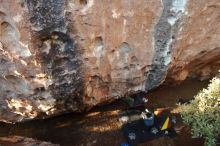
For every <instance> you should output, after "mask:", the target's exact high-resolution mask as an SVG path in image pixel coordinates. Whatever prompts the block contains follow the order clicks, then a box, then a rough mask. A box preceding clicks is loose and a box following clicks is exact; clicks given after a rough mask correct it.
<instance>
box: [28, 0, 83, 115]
mask: <svg viewBox="0 0 220 146" xmlns="http://www.w3.org/2000/svg"><path fill="white" fill-rule="evenodd" d="M27 6H28V10H29V13H30V21H31V28H32V30H33V35H32V37H33V38H32V40H33V41H32V42H33V45H34V46H35V47H36V49H39V50H40V51H38V54H37V60H38V62H39V63H40V64H41V66H42V70H43V71H44V72H45V74H46V75H47V79H48V80H50V84H49V86H48V90H49V92H50V93H51V94H52V97H53V98H55V99H56V109H58V110H61V111H64V110H65V111H77V110H82V109H83V106H82V105H83V104H82V99H81V97H82V96H83V94H84V93H83V92H84V88H83V79H82V74H83V73H82V69H81V61H80V60H79V58H80V52H79V49H78V46H77V45H76V43H75V42H74V40H73V39H72V38H71V37H70V36H69V34H68V27H67V24H66V22H65V12H64V7H65V1H60V0H27Z"/></svg>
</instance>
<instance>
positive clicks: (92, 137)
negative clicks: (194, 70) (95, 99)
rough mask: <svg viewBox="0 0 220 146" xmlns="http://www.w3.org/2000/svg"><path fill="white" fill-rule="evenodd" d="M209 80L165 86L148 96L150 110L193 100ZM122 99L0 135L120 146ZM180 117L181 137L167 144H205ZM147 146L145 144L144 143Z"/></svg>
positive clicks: (9, 127) (7, 127)
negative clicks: (182, 100)
mask: <svg viewBox="0 0 220 146" xmlns="http://www.w3.org/2000/svg"><path fill="white" fill-rule="evenodd" d="M207 85H208V81H203V82H201V81H197V80H187V81H184V82H183V83H181V84H179V85H175V86H174V85H173V86H172V85H162V86H160V87H158V88H157V89H155V90H153V91H151V92H149V93H147V94H146V95H145V97H146V98H148V99H149V101H148V103H147V108H149V109H154V108H162V107H165V108H170V109H174V108H175V107H176V104H177V102H178V100H179V99H180V98H182V99H184V100H188V99H191V98H192V97H193V96H194V95H195V94H196V93H197V92H198V91H199V90H201V89H202V88H204V87H207ZM126 108H127V107H126V105H125V103H123V102H122V101H121V100H118V101H116V102H113V103H112V104H108V105H104V106H100V107H95V108H93V109H92V110H91V111H89V112H87V113H84V114H74V113H72V114H66V115H63V116H58V117H53V118H49V119H45V120H34V121H29V122H24V123H18V124H14V125H13V124H5V123H1V124H0V131H1V132H0V136H9V135H19V136H26V137H31V138H36V139H39V140H44V141H51V142H53V143H58V144H61V145H62V146H68V145H69V146H77V145H94V146H99V145H100V146H103V145H106V146H117V145H120V144H121V143H123V142H125V139H124V136H123V133H122V130H121V124H120V122H119V121H118V112H119V111H121V110H124V109H126ZM176 116H177V120H178V124H177V127H176V128H177V134H178V136H177V137H175V138H173V139H171V138H169V139H168V140H165V141H166V142H167V144H163V145H171V146H173V145H178V146H184V145H187V146H190V145H192V146H195V145H202V144H203V140H201V139H192V138H191V135H190V128H189V127H187V126H184V125H183V123H182V122H181V118H180V116H179V115H176ZM160 141H161V142H162V143H164V142H163V140H160V139H159V141H158V140H156V141H151V142H150V143H149V144H150V145H152V146H157V145H161V144H160V143H159V142H160ZM143 145H144V144H143ZM145 145H148V144H145Z"/></svg>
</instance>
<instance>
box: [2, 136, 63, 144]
mask: <svg viewBox="0 0 220 146" xmlns="http://www.w3.org/2000/svg"><path fill="white" fill-rule="evenodd" d="M0 144H1V145H2V146H59V145H58V144H52V143H50V142H43V141H39V140H35V139H32V138H26V137H21V136H9V137H0Z"/></svg>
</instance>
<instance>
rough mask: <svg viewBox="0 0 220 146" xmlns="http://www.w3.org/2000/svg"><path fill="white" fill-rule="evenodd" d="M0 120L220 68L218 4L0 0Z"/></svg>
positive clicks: (74, 106) (81, 105) (201, 0)
mask: <svg viewBox="0 0 220 146" xmlns="http://www.w3.org/2000/svg"><path fill="white" fill-rule="evenodd" d="M0 4H1V5H0V81H1V82H0V120H1V121H7V122H16V121H23V120H28V119H32V118H43V117H48V116H52V115H57V114H62V113H65V112H70V111H83V110H85V109H87V108H90V107H92V106H94V105H96V104H99V103H103V102H106V101H111V100H113V99H115V98H118V97H121V96H123V95H125V94H129V93H135V92H138V91H148V90H150V89H152V88H154V87H157V86H158V85H160V84H161V83H162V82H163V81H164V80H165V78H167V80H171V81H173V80H184V79H185V78H186V77H188V76H197V77H200V78H201V79H205V78H208V77H210V76H211V75H214V74H215V73H216V72H217V70H218V69H219V68H220V59H219V57H220V48H219V39H220V35H219V31H220V28H219V27H220V25H219V21H218V20H219V18H220V13H219V10H220V9H219V7H220V2H219V1H218V0H210V1H208V2H207V1H205V0H195V1H189V0H188V1H187V0H163V1H160V0H147V1H146V0H138V1H135V0H131V1H128V0H105V1H101V0H68V1H67V0H0Z"/></svg>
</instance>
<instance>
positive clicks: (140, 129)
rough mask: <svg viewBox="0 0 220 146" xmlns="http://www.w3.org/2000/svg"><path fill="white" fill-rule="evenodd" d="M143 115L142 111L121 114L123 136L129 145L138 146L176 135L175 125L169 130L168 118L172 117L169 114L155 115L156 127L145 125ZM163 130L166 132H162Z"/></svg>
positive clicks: (129, 111) (127, 111) (126, 111)
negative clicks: (162, 137)
mask: <svg viewBox="0 0 220 146" xmlns="http://www.w3.org/2000/svg"><path fill="white" fill-rule="evenodd" d="M141 113H142V111H141V110H125V111H122V112H119V121H120V122H121V124H122V130H123V134H124V136H125V138H126V140H127V143H128V144H129V145H131V146H136V145H138V144H140V143H145V142H147V141H150V140H153V139H156V138H159V137H161V136H171V137H172V136H175V135H176V132H175V130H174V128H173V125H171V126H170V127H169V128H168V127H167V125H168V123H167V118H169V117H170V113H169V112H162V113H161V114H159V115H155V118H154V125H153V126H150V127H148V126H146V124H145V123H144V120H143V119H142V117H141ZM164 124H165V126H164ZM164 127H167V128H164ZM162 128H163V129H164V130H161V129H162Z"/></svg>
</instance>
